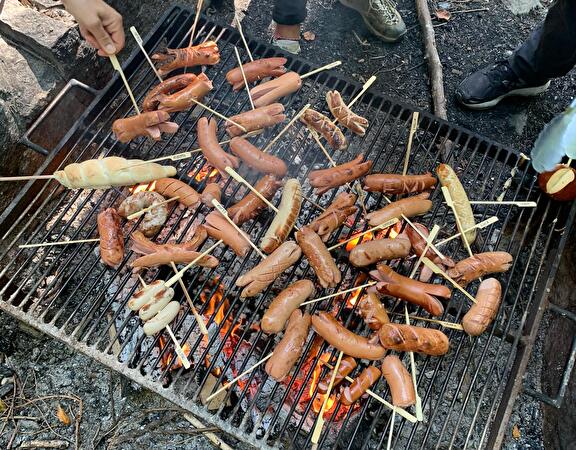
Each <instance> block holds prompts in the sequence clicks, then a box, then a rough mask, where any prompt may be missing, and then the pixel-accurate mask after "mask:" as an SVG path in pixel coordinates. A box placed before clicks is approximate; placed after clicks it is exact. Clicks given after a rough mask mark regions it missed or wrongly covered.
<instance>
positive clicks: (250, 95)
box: [234, 35, 256, 109]
mask: <svg viewBox="0 0 576 450" xmlns="http://www.w3.org/2000/svg"><path fill="white" fill-rule="evenodd" d="M242 36H243V35H242ZM246 48H248V47H246ZM234 51H235V52H236V59H237V60H238V67H239V68H240V72H241V73H242V78H243V79H244V86H246V92H248V99H249V100H250V106H252V109H256V107H255V106H254V101H253V100H252V94H250V86H248V80H247V79H246V74H245V73H244V67H242V60H241V59H240V53H238V48H237V47H236V46H234ZM248 54H249V55H250V53H248ZM250 60H252V61H254V60H253V59H252V56H251V55H250Z"/></svg>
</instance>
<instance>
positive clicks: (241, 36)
mask: <svg viewBox="0 0 576 450" xmlns="http://www.w3.org/2000/svg"><path fill="white" fill-rule="evenodd" d="M234 19H235V21H236V28H237V29H238V33H240V39H242V43H243V44H244V48H245V49H246V53H248V58H250V61H254V58H252V52H251V51H250V47H248V42H246V38H245V37H244V31H243V30H242V24H241V23H240V19H239V18H238V14H235V15H234ZM240 67H242V64H240ZM241 70H242V69H241ZM242 75H244V70H242ZM244 81H246V77H244ZM246 89H248V83H246ZM250 100H252V99H250ZM252 109H254V105H252Z"/></svg>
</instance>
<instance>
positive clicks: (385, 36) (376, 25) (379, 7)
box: [340, 0, 406, 42]
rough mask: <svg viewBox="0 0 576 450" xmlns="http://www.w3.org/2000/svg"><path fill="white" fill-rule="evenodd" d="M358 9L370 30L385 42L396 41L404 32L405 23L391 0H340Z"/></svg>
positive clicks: (349, 6)
mask: <svg viewBox="0 0 576 450" xmlns="http://www.w3.org/2000/svg"><path fill="white" fill-rule="evenodd" d="M340 3H342V4H343V5H344V6H347V7H348V8H352V9H355V10H356V11H358V12H359V13H360V14H361V15H362V18H363V19H364V23H365V24H366V26H367V27H368V29H369V30H370V32H371V33H372V34H374V35H376V36H377V37H379V38H380V39H382V40H383V41H385V42H396V41H398V40H400V39H401V38H402V36H404V35H405V34H406V25H405V24H404V21H403V20H402V16H400V13H399V12H398V11H397V10H396V4H395V3H394V2H393V1H392V0H340Z"/></svg>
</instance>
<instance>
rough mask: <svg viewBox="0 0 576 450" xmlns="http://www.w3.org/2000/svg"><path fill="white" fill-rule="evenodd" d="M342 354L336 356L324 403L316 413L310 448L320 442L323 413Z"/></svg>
mask: <svg viewBox="0 0 576 450" xmlns="http://www.w3.org/2000/svg"><path fill="white" fill-rule="evenodd" d="M343 356H344V352H340V354H339V355H338V360H337V361H336V366H334V370H333V371H332V376H331V377H330V383H329V384H328V390H327V391H326V393H325V394H324V401H323V402H322V407H321V408H320V412H319V413H318V420H317V421H316V425H315V426H314V431H313V433H312V448H317V447H318V442H319V441H320V435H321V434H322V428H324V422H325V421H324V411H325V410H326V406H327V405H328V400H329V399H330V393H331V392H332V387H333V386H334V381H335V380H336V375H337V374H338V369H339V368H340V363H341V362H342V357H343Z"/></svg>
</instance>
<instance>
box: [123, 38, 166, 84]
mask: <svg viewBox="0 0 576 450" xmlns="http://www.w3.org/2000/svg"><path fill="white" fill-rule="evenodd" d="M130 32H131V33H132V36H134V40H135V41H136V43H137V44H138V47H140V50H142V53H144V57H145V58H146V61H148V63H149V64H150V67H152V71H153V72H154V73H155V74H156V76H157V77H158V80H160V83H162V81H164V80H163V79H162V76H161V75H160V72H158V69H157V68H156V66H155V65H154V63H153V62H152V60H151V59H150V55H148V52H147V51H146V50H145V49H144V42H143V41H142V38H141V37H140V33H138V31H137V30H136V27H130Z"/></svg>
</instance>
